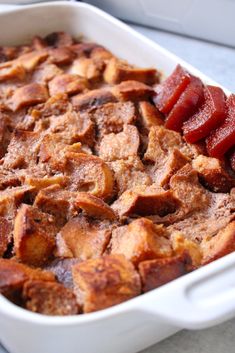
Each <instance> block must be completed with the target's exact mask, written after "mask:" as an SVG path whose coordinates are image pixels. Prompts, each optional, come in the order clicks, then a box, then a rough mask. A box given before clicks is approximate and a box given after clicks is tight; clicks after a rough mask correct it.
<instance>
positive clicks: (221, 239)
mask: <svg viewBox="0 0 235 353" xmlns="http://www.w3.org/2000/svg"><path fill="white" fill-rule="evenodd" d="M201 249H202V254H203V258H202V264H203V265H205V264H207V263H209V262H212V261H214V260H217V259H219V258H220V257H222V256H225V255H227V254H229V253H231V252H233V251H235V221H233V222H230V223H229V224H228V225H227V226H226V227H225V228H223V229H221V230H220V231H219V232H218V233H217V234H216V235H214V236H213V237H205V238H204V239H203V240H202V242H201Z"/></svg>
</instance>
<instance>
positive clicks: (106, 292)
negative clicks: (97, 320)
mask: <svg viewBox="0 0 235 353" xmlns="http://www.w3.org/2000/svg"><path fill="white" fill-rule="evenodd" d="M73 281H74V285H75V293H76V295H77V298H78V301H79V302H80V303H81V304H82V306H83V311H84V313H89V312H93V311H96V310H101V309H105V308H107V307H109V306H112V305H115V304H119V303H121V302H123V301H125V300H128V299H130V298H133V297H135V296H136V295H138V294H140V280H139V275H138V273H137V272H136V271H135V270H134V267H133V265H132V264H131V263H130V262H129V261H127V260H126V259H125V257H124V256H123V255H106V256H103V257H101V258H99V259H94V260H88V261H84V262H81V263H79V264H77V265H75V266H73Z"/></svg>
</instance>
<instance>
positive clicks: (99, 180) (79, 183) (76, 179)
mask: <svg viewBox="0 0 235 353" xmlns="http://www.w3.org/2000/svg"><path fill="white" fill-rule="evenodd" d="M66 158H67V166H66V173H67V175H68V176H69V177H70V189H71V190H72V191H85V192H89V193H91V194H92V195H94V196H97V197H100V198H102V199H106V198H108V197H109V196H110V195H111V194H112V192H113V175H112V172H111V170H110V168H109V167H108V165H107V164H106V163H105V162H104V161H103V160H102V159H100V158H99V157H96V156H91V155H88V154H84V153H73V152H69V153H67V154H66Z"/></svg>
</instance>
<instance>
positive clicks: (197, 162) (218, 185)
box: [192, 155, 235, 192]
mask: <svg viewBox="0 0 235 353" xmlns="http://www.w3.org/2000/svg"><path fill="white" fill-rule="evenodd" d="M192 166H193V168H194V169H195V170H196V171H197V172H198V174H199V177H200V178H201V180H202V182H203V184H204V185H205V186H206V187H207V188H208V189H209V190H211V191H213V192H229V191H230V189H231V188H232V187H234V186H235V178H233V177H232V176H231V175H229V173H228V172H227V171H226V169H225V168H224V166H223V164H222V162H221V161H220V160H219V159H217V158H211V157H206V156H203V155H200V156H198V157H197V158H195V159H194V160H193V161H192Z"/></svg>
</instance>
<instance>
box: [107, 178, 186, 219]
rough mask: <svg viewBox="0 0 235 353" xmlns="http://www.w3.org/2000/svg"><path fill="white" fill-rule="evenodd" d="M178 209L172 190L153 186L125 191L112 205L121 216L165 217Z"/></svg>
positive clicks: (177, 201) (177, 202)
mask: <svg viewBox="0 0 235 353" xmlns="http://www.w3.org/2000/svg"><path fill="white" fill-rule="evenodd" d="M178 207H179V200H178V199H177V198H176V197H175V195H174V193H173V192H172V190H166V191H165V190H164V189H160V188H158V187H156V186H155V185H154V184H153V185H151V186H146V187H144V188H143V187H139V188H138V187H137V188H136V189H134V190H127V191H125V192H124V193H123V194H122V195H121V196H120V197H119V198H118V199H117V200H116V201H115V202H114V203H113V205H112V208H113V210H114V211H115V212H117V213H118V214H119V216H120V217H122V216H130V215H139V216H150V215H155V214H157V215H159V216H165V215H167V214H168V213H173V212H175V211H176V209H177V208H178Z"/></svg>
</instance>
